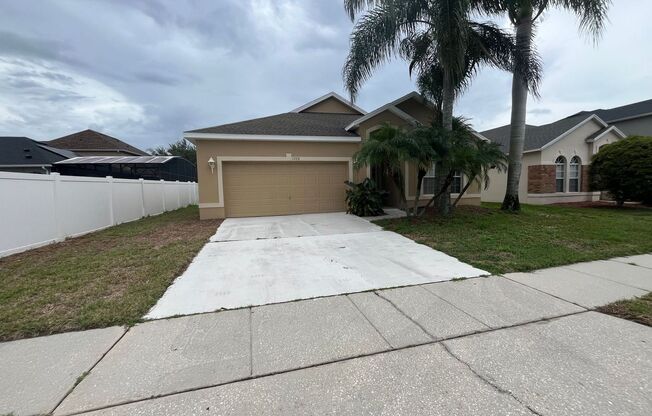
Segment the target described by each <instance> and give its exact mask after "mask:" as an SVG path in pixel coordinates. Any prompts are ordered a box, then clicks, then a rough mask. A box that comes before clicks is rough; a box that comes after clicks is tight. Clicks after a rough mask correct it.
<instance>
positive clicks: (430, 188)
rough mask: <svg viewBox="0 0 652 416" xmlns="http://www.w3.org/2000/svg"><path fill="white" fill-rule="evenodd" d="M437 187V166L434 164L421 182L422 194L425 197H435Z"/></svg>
mask: <svg viewBox="0 0 652 416" xmlns="http://www.w3.org/2000/svg"><path fill="white" fill-rule="evenodd" d="M435 187H436V179H435V165H434V164H433V165H432V166H431V167H430V169H428V172H426V175H425V176H424V177H423V181H422V182H421V193H422V194H423V195H434V194H435Z"/></svg>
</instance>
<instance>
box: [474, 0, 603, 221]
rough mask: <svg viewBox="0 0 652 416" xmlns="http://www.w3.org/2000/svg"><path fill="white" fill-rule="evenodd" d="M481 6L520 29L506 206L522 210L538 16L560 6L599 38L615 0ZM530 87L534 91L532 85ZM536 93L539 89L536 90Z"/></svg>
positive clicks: (486, 1)
mask: <svg viewBox="0 0 652 416" xmlns="http://www.w3.org/2000/svg"><path fill="white" fill-rule="evenodd" d="M477 3H478V7H479V8H480V9H482V10H483V11H485V12H488V13H507V15H508V16H509V19H510V21H511V23H512V25H513V26H514V28H515V30H516V47H517V48H518V50H519V54H517V59H515V61H514V71H513V72H514V75H513V79H512V115H511V128H510V134H509V137H510V140H509V167H508V170H507V189H506V190H505V198H504V200H503V204H502V209H503V210H506V211H519V210H520V203H519V199H518V186H519V181H520V176H521V160H522V158H523V145H524V142H525V116H526V111H527V95H528V82H527V77H524V75H526V76H527V74H528V73H532V72H538V69H536V67H535V68H532V69H530V68H529V67H530V66H531V65H536V64H537V61H538V59H537V56H536V52H535V51H534V48H533V46H532V43H533V42H532V41H533V38H534V29H535V28H536V23H537V19H538V18H539V16H541V14H542V13H543V12H545V11H546V10H548V9H551V8H553V7H559V8H562V9H565V10H568V11H570V12H573V13H575V14H576V15H577V16H578V17H579V20H580V22H579V25H580V29H581V30H583V31H586V32H588V33H589V34H590V35H592V36H593V39H594V40H597V38H598V37H599V35H600V33H601V32H602V29H603V27H604V24H605V22H606V21H607V10H608V8H609V5H610V4H611V0H479V1H478V2H477ZM530 91H532V90H531V89H530ZM534 92H535V93H536V91H534Z"/></svg>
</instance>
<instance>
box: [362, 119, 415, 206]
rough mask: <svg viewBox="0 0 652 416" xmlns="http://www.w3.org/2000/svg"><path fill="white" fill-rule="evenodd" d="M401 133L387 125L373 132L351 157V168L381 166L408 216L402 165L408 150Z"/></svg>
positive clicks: (406, 158) (407, 155)
mask: <svg viewBox="0 0 652 416" xmlns="http://www.w3.org/2000/svg"><path fill="white" fill-rule="evenodd" d="M403 137H404V136H403V134H402V131H401V130H400V129H399V128H396V127H393V126H391V125H389V124H386V125H384V126H383V127H381V128H380V129H379V130H376V131H374V132H373V133H372V134H371V135H370V136H369V139H368V140H366V141H365V142H364V144H363V145H362V147H361V148H360V150H359V151H358V152H357V153H356V154H355V155H354V156H353V166H354V167H355V168H356V169H360V168H361V167H364V166H382V167H383V170H384V172H383V173H384V174H385V175H387V176H388V177H390V178H391V179H392V182H394V185H396V188H397V189H398V190H399V196H400V198H401V204H402V208H403V209H404V210H405V212H406V213H407V215H408V216H409V215H410V212H409V209H408V205H407V198H406V193H405V191H406V189H405V176H404V172H403V169H402V167H403V165H404V164H405V162H406V161H407V160H408V159H409V153H410V152H409V150H408V149H406V146H405V144H406V141H405V140H404V139H403Z"/></svg>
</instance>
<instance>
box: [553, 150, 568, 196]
mask: <svg viewBox="0 0 652 416" xmlns="http://www.w3.org/2000/svg"><path fill="white" fill-rule="evenodd" d="M565 191H566V158H565V157H564V156H559V157H558V158H557V160H555V192H565Z"/></svg>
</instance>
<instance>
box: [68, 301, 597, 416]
mask: <svg viewBox="0 0 652 416" xmlns="http://www.w3.org/2000/svg"><path fill="white" fill-rule="evenodd" d="M381 298H382V296H381ZM383 299H385V298H383ZM386 300H387V299H386ZM387 301H388V302H390V303H391V301H389V300H387ZM399 311H400V310H399ZM586 312H588V311H586V310H584V311H578V312H571V313H568V314H564V315H559V316H555V317H550V318H541V319H537V320H533V321H528V322H522V323H518V324H514V325H507V326H503V327H499V328H490V329H487V330H484V331H482V330H481V331H477V332H473V333H465V334H460V335H455V336H451V337H447V338H441V339H435V338H433V340H432V341H426V342H421V343H415V344H410V345H406V346H403V347H397V348H392V349H390V350H383V351H374V352H370V353H364V354H358V355H354V356H348V357H343V358H338V359H334V360H331V361H325V362H322V363H317V364H311V365H307V366H303V367H296V368H291V369H285V370H279V371H274V372H270V373H265V374H257V375H254V376H249V377H242V378H238V379H235V380H231V381H225V382H222V383H216V384H210V385H206V386H201V387H193V388H188V389H183V390H179V391H175V392H171V393H164V394H159V395H153V396H149V397H144V398H141V399H133V400H126V401H122V402H117V403H113V404H109V405H104V406H100V407H95V408H90V409H84V410H80V411H75V412H71V413H67V414H66V415H65V416H73V415H80V414H84V413H90V412H95V411H98V410H105V409H110V408H114V407H120V406H126V405H129V404H133V403H140V402H145V401H148V400H153V399H160V398H164V397H170V396H176V395H179V394H185V393H191V392H194V391H200V390H207V389H211V388H215V387H221V386H226V385H230V384H236V383H242V382H245V381H251V380H257V379H261V378H267V377H273V376H277V375H281V374H287V373H293V372H295V371H301V370H308V369H311V368H318V367H322V366H326V365H330V364H337V363H342V362H348V361H352V360H356V359H359V358H366V357H374V356H376V355H381V354H388V353H391V352H394V351H402V350H407V349H410V348H418V347H424V346H428V345H435V344H442V343H443V342H444V341H450V340H455V339H460V338H466V337H470V336H476V335H483V334H486V333H490V332H495V331H501V330H504V329H510V328H515V327H520V326H525V325H530V324H535V323H538V322H548V321H554V320H557V319H561V318H566V317H569V316H573V315H580V314H583V313H586ZM408 319H410V318H409V317H408ZM410 320H411V319H410ZM415 324H416V322H415ZM424 332H425V331H424ZM125 333H126V332H125ZM426 334H427V335H428V336H430V337H431V338H432V335H430V334H429V333H428V332H426ZM116 343H117V342H116Z"/></svg>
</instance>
